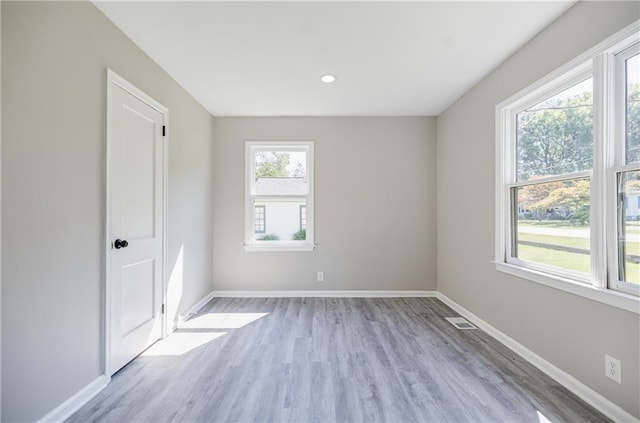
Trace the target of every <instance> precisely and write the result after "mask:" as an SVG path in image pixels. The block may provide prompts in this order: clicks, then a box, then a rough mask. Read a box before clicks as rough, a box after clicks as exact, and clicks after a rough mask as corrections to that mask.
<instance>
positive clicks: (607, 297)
mask: <svg viewBox="0 0 640 423" xmlns="http://www.w3.org/2000/svg"><path fill="white" fill-rule="evenodd" d="M494 263H495V265H496V270H498V271H500V272H503V273H508V274H510V275H512V276H517V277H519V278H522V279H526V280H529V281H531V282H536V283H539V284H542V285H545V286H548V287H550V288H555V289H558V290H560V291H564V292H568V293H571V294H574V295H579V296H581V297H585V298H588V299H590V300H593V301H597V302H599V303H603V304H607V305H610V306H612V307H616V308H620V309H622V310H625V311H629V312H631V313H635V314H640V298H639V297H636V296H634V295H628V294H625V293H622V292H618V291H612V290H610V289H604V288H597V287H595V286H593V285H590V284H588V283H579V282H575V281H574V280H571V279H567V278H563V277H560V276H554V275H550V274H549V273H547V272H542V271H536V270H533V269H527V268H524V267H522V266H516V265H513V264H509V263H498V262H494Z"/></svg>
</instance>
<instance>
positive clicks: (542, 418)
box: [536, 410, 553, 423]
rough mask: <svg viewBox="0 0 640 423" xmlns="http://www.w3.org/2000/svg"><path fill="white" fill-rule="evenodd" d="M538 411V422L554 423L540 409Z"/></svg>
mask: <svg viewBox="0 0 640 423" xmlns="http://www.w3.org/2000/svg"><path fill="white" fill-rule="evenodd" d="M536 413H538V422H539V423H553V422H552V421H551V420H549V419H548V418H547V417H546V416H545V415H544V414H542V413H541V412H539V411H538V410H536Z"/></svg>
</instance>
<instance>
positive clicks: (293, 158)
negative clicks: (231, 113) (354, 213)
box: [245, 142, 314, 251]
mask: <svg viewBox="0 0 640 423" xmlns="http://www.w3.org/2000/svg"><path fill="white" fill-rule="evenodd" d="M245 156H246V157H245V159H246V175H245V177H246V188H245V189H246V196H245V249H246V250H247V251H312V250H313V248H314V244H313V143H312V142H246V144H245ZM267 215H268V216H269V222H268V225H267V219H266V217H267Z"/></svg>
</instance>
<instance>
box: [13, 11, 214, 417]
mask: <svg viewBox="0 0 640 423" xmlns="http://www.w3.org/2000/svg"><path fill="white" fill-rule="evenodd" d="M2 64H3V65H4V66H3V69H2V87H3V91H2V142H3V145H2V147H3V154H2V195H3V198H2V245H3V249H2V262H3V267H2V282H3V284H2V337H3V339H2V370H3V372H2V412H3V415H2V421H33V420H36V419H38V418H40V417H42V416H43V415H45V414H46V413H48V412H49V411H51V410H52V409H53V408H55V407H56V406H58V405H59V404H61V403H62V402H63V401H64V400H66V399H67V398H69V397H70V396H71V395H73V394H75V393H76V392H78V391H79V390H80V389H81V388H83V387H84V386H86V385H87V384H88V383H90V382H91V381H93V380H94V379H95V378H96V377H98V376H99V375H100V374H101V373H102V371H103V369H102V349H103V347H102V335H101V334H102V317H101V316H102V301H103V300H102V298H103V297H102V289H103V286H104V277H103V265H104V259H103V256H104V251H103V245H104V235H103V232H104V219H105V212H104V207H105V203H104V197H105V190H104V186H105V179H104V172H105V153H104V151H105V143H104V132H105V123H104V116H105V67H110V68H112V69H113V70H115V71H116V72H118V73H119V74H120V75H122V76H123V77H124V78H126V79H128V80H129V81H130V82H132V83H133V84H135V85H137V86H138V87H139V88H140V89H142V90H143V91H145V92H146V93H147V94H149V95H151V96H152V97H154V98H155V99H156V100H158V101H159V102H161V103H162V104H164V105H165V106H167V107H168V108H169V113H170V126H169V137H170V138H169V144H170V146H169V148H170V151H169V216H168V219H169V269H170V270H173V267H174V264H175V262H176V259H177V256H178V253H179V251H180V249H181V248H182V249H183V257H184V261H183V268H182V272H180V273H181V277H180V278H179V279H180V280H181V281H182V282H183V287H182V289H181V291H182V292H181V299H180V306H179V311H184V310H185V309H187V308H188V307H190V306H191V305H193V304H194V303H195V302H196V301H197V300H199V299H200V298H202V297H203V296H204V295H205V294H207V293H208V292H210V290H211V281H212V271H213V269H212V263H211V256H212V254H213V251H212V243H213V233H212V221H211V215H212V213H213V211H212V191H213V190H212V170H211V160H212V159H211V157H212V149H211V144H212V139H213V118H212V117H211V115H210V114H208V113H207V112H206V111H205V110H204V109H203V108H202V107H200V106H199V105H198V104H197V103H196V102H195V101H194V100H193V99H192V98H191V97H190V96H189V95H188V94H187V93H186V92H185V91H184V90H182V89H181V88H180V87H179V86H178V85H177V83H176V82H175V81H173V80H172V79H171V78H170V77H169V76H168V75H167V74H166V73H165V72H163V71H162V70H161V69H160V68H159V67H158V66H157V65H156V64H155V63H154V62H153V61H151V60H150V59H149V58H148V57H147V56H146V55H145V54H143V53H142V52H141V51H140V50H139V49H138V48H137V47H136V46H135V45H134V44H133V43H132V42H131V41H130V40H129V39H128V38H126V37H125V36H124V35H123V34H122V33H121V32H120V31H119V30H118V29H117V28H116V27H115V26H114V25H113V24H112V23H111V22H110V21H109V20H108V19H107V18H106V17H105V16H104V15H102V13H101V12H100V11H98V9H96V8H95V7H94V6H93V5H92V4H90V3H86V2H82V3H75V2H69V3H67V2H45V3H30V2H20V3H12V2H5V1H3V2H2Z"/></svg>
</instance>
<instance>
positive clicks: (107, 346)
mask: <svg viewBox="0 0 640 423" xmlns="http://www.w3.org/2000/svg"><path fill="white" fill-rule="evenodd" d="M106 74H107V75H106V84H107V99H106V110H105V115H106V117H105V122H106V125H105V174H104V177H105V233H104V237H105V238H104V241H105V244H104V246H105V250H104V255H105V261H104V263H105V268H104V275H105V282H104V292H103V295H104V310H103V313H104V351H103V354H104V357H103V358H104V376H105V377H106V378H107V382H109V381H111V362H110V357H111V341H110V339H111V327H110V326H111V323H110V322H111V298H110V294H109V277H110V275H109V268H110V265H111V260H110V254H109V252H110V250H111V235H112V234H111V213H110V210H111V186H110V184H109V177H110V174H109V166H110V165H111V159H110V156H111V148H110V146H111V134H110V129H111V102H112V96H113V88H112V87H113V86H114V85H115V86H118V87H120V88H122V89H123V90H125V91H127V92H128V93H129V94H131V95H132V96H134V97H136V98H138V99H139V100H141V101H142V102H144V103H146V104H147V105H148V106H149V107H151V108H153V109H155V110H157V111H158V112H159V113H160V114H162V116H163V125H164V126H165V127H166V132H165V136H163V137H162V148H163V150H164V152H163V163H162V166H163V168H162V185H163V186H162V195H163V196H164V199H163V204H162V230H163V234H162V260H163V263H162V275H161V279H162V300H163V302H164V304H165V313H164V314H163V315H162V332H161V336H162V337H166V336H167V335H168V333H169V330H168V324H167V313H166V311H167V309H168V307H167V274H168V273H167V261H168V256H167V254H168V244H167V242H168V238H167V236H168V234H167V232H168V231H167V216H168V206H167V205H168V202H167V200H168V199H167V196H168V185H169V183H168V174H169V167H168V163H169V160H168V156H169V109H167V108H166V107H165V106H163V105H162V104H160V103H158V102H157V101H156V100H154V99H153V98H152V97H150V96H149V95H147V94H146V93H144V92H143V91H142V90H140V89H138V88H137V87H136V86H134V85H133V84H131V83H130V82H128V81H127V80H125V79H124V78H123V77H121V76H120V75H118V74H117V73H115V72H114V71H113V70H111V69H109V68H106Z"/></svg>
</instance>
